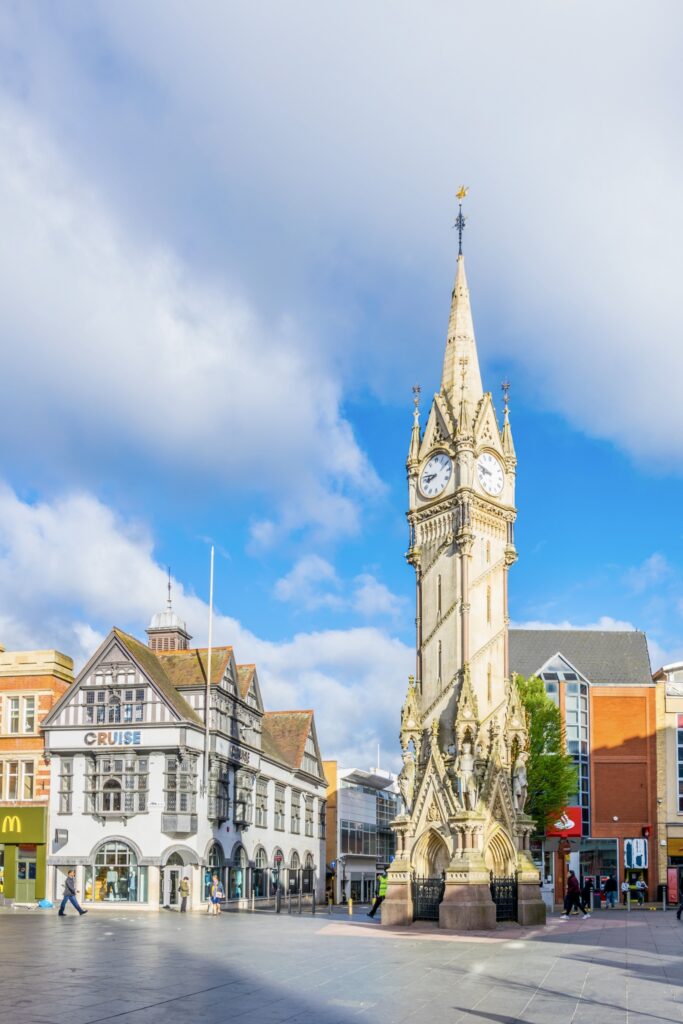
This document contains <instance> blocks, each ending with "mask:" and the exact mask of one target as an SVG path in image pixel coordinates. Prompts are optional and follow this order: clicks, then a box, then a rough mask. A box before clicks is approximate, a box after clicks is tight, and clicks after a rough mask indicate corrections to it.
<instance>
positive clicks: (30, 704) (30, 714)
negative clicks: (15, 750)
mask: <svg viewBox="0 0 683 1024" xmlns="http://www.w3.org/2000/svg"><path fill="white" fill-rule="evenodd" d="M23 704H24V708H23V711H24V714H23V726H24V728H23V730H22V731H23V732H35V731H36V698H35V697H24V701H23Z"/></svg>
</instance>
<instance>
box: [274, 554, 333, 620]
mask: <svg viewBox="0 0 683 1024" xmlns="http://www.w3.org/2000/svg"><path fill="white" fill-rule="evenodd" d="M340 585H341V583H340V580H339V577H338V576H337V573H336V570H335V568H334V566H333V565H332V564H331V563H330V562H328V561H327V560H326V559H324V558H321V557H320V556H319V555H305V556H304V557H303V558H301V559H299V561H298V562H297V563H296V565H295V566H294V567H293V568H292V570H291V571H290V572H289V573H287V575H286V576H283V577H282V578H281V579H279V580H278V581H277V582H276V584H275V596H276V597H277V598H278V600H280V601H291V602H293V603H295V604H297V605H298V606H300V607H301V608H307V609H312V608H342V607H343V604H344V602H343V599H342V598H341V596H340V595H339V593H337V591H338V590H339V587H340ZM321 586H322V588H323V589H321ZM331 591H333V592H331Z"/></svg>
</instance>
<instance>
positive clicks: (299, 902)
mask: <svg viewBox="0 0 683 1024" xmlns="http://www.w3.org/2000/svg"><path fill="white" fill-rule="evenodd" d="M299 913H301V889H299Z"/></svg>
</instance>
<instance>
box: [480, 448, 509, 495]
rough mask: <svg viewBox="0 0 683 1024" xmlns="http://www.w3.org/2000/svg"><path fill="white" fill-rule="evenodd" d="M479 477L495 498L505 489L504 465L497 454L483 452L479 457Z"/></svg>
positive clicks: (485, 488) (483, 485) (486, 489)
mask: <svg viewBox="0 0 683 1024" xmlns="http://www.w3.org/2000/svg"><path fill="white" fill-rule="evenodd" d="M477 477H478V478H479V483H480V484H481V486H482V487H483V488H484V490H485V491H486V493H487V494H490V495H492V496H493V497H494V498H496V497H498V495H499V494H500V492H501V491H502V490H503V484H504V483H505V476H504V474H503V467H502V466H501V464H500V462H499V461H498V459H497V458H496V457H495V455H491V453H490V452H482V454H481V455H480V456H479V458H478V459H477Z"/></svg>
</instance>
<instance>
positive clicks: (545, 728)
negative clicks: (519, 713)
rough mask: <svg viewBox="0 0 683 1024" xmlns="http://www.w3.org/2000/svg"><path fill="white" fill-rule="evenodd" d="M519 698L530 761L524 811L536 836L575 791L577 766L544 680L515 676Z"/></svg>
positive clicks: (558, 713)
mask: <svg viewBox="0 0 683 1024" xmlns="http://www.w3.org/2000/svg"><path fill="white" fill-rule="evenodd" d="M516 681H517V687H518V689H519V695H520V697H521V700H522V704H523V705H524V709H525V711H526V713H527V719H528V727H529V760H528V763H527V776H528V795H527V803H526V806H525V808H524V809H525V811H526V813H527V814H529V815H531V817H532V818H533V819H534V820H535V822H536V828H537V829H538V832H539V834H543V833H544V832H545V829H546V822H547V820H548V818H549V817H550V816H551V815H554V814H558V813H559V812H560V811H561V810H562V808H563V807H566V805H567V804H568V803H569V801H570V799H571V798H572V797H573V796H574V795H575V794H576V792H577V789H578V778H577V771H576V765H575V764H574V762H573V761H572V758H571V756H570V755H569V754H567V753H566V748H565V740H564V727H563V725H562V716H561V714H560V709H559V708H558V707H557V705H556V704H555V702H554V701H553V700H551V699H550V697H549V696H548V694H547V693H546V692H545V686H544V685H543V680H542V679H538V678H537V677H536V676H532V677H531V678H530V679H523V678H522V677H521V676H517V680H516Z"/></svg>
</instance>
